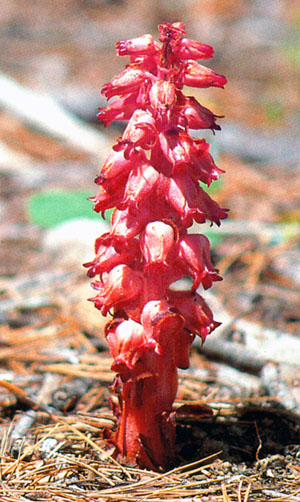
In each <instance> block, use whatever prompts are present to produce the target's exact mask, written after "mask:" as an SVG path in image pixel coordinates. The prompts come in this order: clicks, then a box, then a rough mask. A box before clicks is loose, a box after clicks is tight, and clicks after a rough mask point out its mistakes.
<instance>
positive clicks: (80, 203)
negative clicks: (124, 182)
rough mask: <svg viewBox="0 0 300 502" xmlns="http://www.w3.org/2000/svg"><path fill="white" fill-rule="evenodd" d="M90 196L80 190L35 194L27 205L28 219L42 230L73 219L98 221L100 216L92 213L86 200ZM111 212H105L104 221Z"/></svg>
mask: <svg viewBox="0 0 300 502" xmlns="http://www.w3.org/2000/svg"><path fill="white" fill-rule="evenodd" d="M90 195H91V194H90V193H88V192H85V191H82V190H47V191H43V192H38V193H35V194H34V195H32V196H31V197H30V198H29V200H28V203H27V216H28V219H29V221H31V222H32V223H34V224H36V225H39V226H41V227H43V228H51V227H54V226H55V225H58V224H59V223H62V222H64V221H67V220H71V219H75V218H90V219H96V220H99V218H101V216H100V215H99V214H97V213H95V212H94V211H93V205H92V203H91V202H90V201H88V200H87V199H88V197H90ZM111 212H112V211H107V212H106V213H107V214H106V219H108V220H109V219H110V216H111ZM108 213H110V214H108Z"/></svg>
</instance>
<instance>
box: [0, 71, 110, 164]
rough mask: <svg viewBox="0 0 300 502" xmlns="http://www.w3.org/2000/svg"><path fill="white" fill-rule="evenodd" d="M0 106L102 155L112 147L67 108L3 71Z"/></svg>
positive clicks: (44, 129) (58, 136) (66, 140)
mask: <svg viewBox="0 0 300 502" xmlns="http://www.w3.org/2000/svg"><path fill="white" fill-rule="evenodd" d="M0 107H2V108H4V109H6V110H8V111H9V112H11V113H13V114H14V115H16V116H17V117H19V118H20V119H21V120H22V121H23V122H24V123H26V124H29V125H30V126H33V127H35V128H37V129H38V130H39V131H41V132H43V133H45V134H48V135H50V136H53V137H54V138H57V139H59V140H61V141H64V142H66V143H67V144H68V145H72V146H73V147H75V148H77V149H79V150H83V151H85V152H88V153H90V154H92V155H95V156H98V157H100V158H104V157H105V154H106V153H107V152H108V149H109V147H110V144H109V141H108V140H107V139H106V138H105V136H104V135H103V134H101V133H100V132H98V131H96V130H95V129H93V128H92V127H91V126H89V125H87V124H85V123H84V122H83V121H81V120H79V119H78V118H76V117H75V116H73V115H72V114H70V113H69V112H67V111H66V110H64V109H63V108H62V107H61V106H59V104H58V103H57V102H56V101H55V100H54V99H53V98H51V97H50V96H47V95H43V94H40V93H38V92H36V91H33V90H32V89H29V88H27V87H25V86H24V85H22V84H19V83H18V82H16V81H15V80H14V79H12V78H11V77H8V76H6V75H4V74H0Z"/></svg>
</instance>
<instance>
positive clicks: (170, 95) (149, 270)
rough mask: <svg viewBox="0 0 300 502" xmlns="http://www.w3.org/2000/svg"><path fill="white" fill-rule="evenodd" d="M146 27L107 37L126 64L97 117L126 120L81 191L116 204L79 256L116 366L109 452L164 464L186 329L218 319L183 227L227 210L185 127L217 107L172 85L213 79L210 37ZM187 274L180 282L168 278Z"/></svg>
mask: <svg viewBox="0 0 300 502" xmlns="http://www.w3.org/2000/svg"><path fill="white" fill-rule="evenodd" d="M159 30H160V38H159V40H160V42H161V44H159V43H157V42H155V41H154V40H153V38H152V36H151V35H144V36H141V37H139V38H136V39H133V40H125V41H121V42H118V43H117V52H118V55H122V56H123V55H127V56H129V57H130V61H131V62H130V64H129V65H128V66H126V68H125V70H124V71H123V72H122V73H121V74H120V75H118V76H116V77H114V78H113V79H112V81H111V82H109V83H108V84H106V85H105V86H104V87H103V90H102V93H103V94H104V96H106V97H107V98H108V99H110V98H112V97H115V96H118V97H117V98H115V99H114V100H113V102H112V103H110V104H109V105H108V106H107V107H106V108H102V109H100V112H99V119H100V120H102V121H103V122H104V124H105V125H108V124H110V123H111V122H112V121H113V120H128V121H129V122H128V125H127V127H126V129H125V131H124V133H123V135H122V137H121V138H118V140H117V143H116V144H115V145H114V147H113V151H112V152H111V154H110V155H109V156H108V158H107V160H106V161H105V163H104V165H103V166H102V169H101V171H100V174H99V176H98V177H97V178H96V180H95V181H96V183H97V185H99V193H98V195H96V196H95V197H93V198H92V201H93V202H94V209H95V211H97V212H101V213H103V214H104V213H105V211H106V210H107V209H110V208H113V207H114V208H115V210H114V213H113V218H112V228H111V231H110V232H109V233H106V234H104V235H102V236H101V237H99V238H98V239H97V241H96V245H95V250H96V258H95V259H94V261H92V262H91V263H88V264H86V266H87V267H88V268H89V272H88V275H89V276H90V277H94V276H96V275H99V280H96V281H95V282H94V283H93V286H94V288H95V289H96V290H97V295H96V296H95V297H94V298H93V299H92V301H94V303H95V306H96V307H97V308H98V309H99V310H100V311H101V312H102V314H103V315H107V314H108V313H110V314H111V315H112V320H111V321H110V322H109V323H108V324H107V326H106V338H107V342H108V344H109V347H110V351H111V354H112V356H113V358H114V362H113V364H112V370H113V371H115V372H116V373H117V376H116V378H115V382H114V385H113V389H114V391H115V393H116V394H117V396H118V403H119V404H118V405H116V404H114V405H113V410H114V413H115V415H116V416H117V417H118V429H117V431H116V433H115V435H114V437H113V438H112V440H113V442H114V444H115V446H116V455H117V456H118V457H119V458H121V459H124V460H126V461H127V462H129V463H133V464H134V463H138V464H139V465H140V466H143V467H148V468H152V469H159V468H166V467H167V466H168V465H170V463H171V461H172V459H173V456H174V441H175V439H174V436H175V424H174V412H173V409H172V405H173V402H174V399H175V396H176V391H177V368H187V367H188V366H189V349H190V346H191V344H192V342H193V339H194V337H195V335H198V336H200V337H201V339H202V340H203V341H204V340H205V338H206V336H207V335H208V334H209V333H211V331H213V330H214V329H215V328H216V327H217V326H218V324H219V323H217V322H216V321H214V319H213V314H212V312H211V310H210V308H209V307H208V305H207V304H206V303H205V301H204V299H203V298H202V297H201V296H200V295H199V294H198V293H197V292H196V289H197V288H198V287H199V286H200V285H202V287H203V288H204V289H207V288H210V287H211V286H212V284H213V282H214V281H219V280H221V277H220V276H219V275H218V271H217V270H216V269H214V268H213V266H212V263H211V259H210V246H209V241H208V239H207V237H205V236H204V235H196V234H189V233H188V228H189V227H190V226H191V225H192V224H193V222H194V220H195V221H196V222H198V223H203V222H205V221H207V220H209V221H211V223H216V224H217V225H220V220H221V219H223V218H226V216H227V210H226V209H221V208H220V207H219V205H218V204H217V203H216V202H215V201H213V200H212V199H211V197H210V196H209V195H208V194H207V193H206V192H205V191H204V190H203V189H202V188H201V187H200V184H199V181H201V182H202V183H204V184H206V185H208V186H209V185H210V183H211V182H212V181H213V180H216V179H218V177H219V175H220V173H221V172H222V171H221V169H219V168H218V167H217V166H216V165H215V163H214V161H213V158H212V156H211V155H210V153H209V145H208V144H207V143H206V141H205V140H203V139H195V138H193V137H192V136H191V135H190V133H189V130H190V128H192V129H211V130H212V131H213V132H214V131H215V130H219V129H220V127H219V126H218V125H217V124H216V118H217V116H216V115H214V114H213V113H212V112H211V111H210V110H208V109H207V108H205V107H203V106H201V105H200V104H199V103H198V101H197V100H196V99H195V98H193V97H190V96H187V97H186V96H185V95H184V94H183V93H182V90H181V89H182V88H183V86H185V85H188V86H192V87H200V88H206V87H211V86H215V87H223V86H224V85H225V84H226V78H225V77H224V76H223V75H218V74H217V73H215V72H213V71H212V70H210V69H209V68H206V67H204V66H201V65H200V64H198V63H197V62H196V61H195V60H197V59H209V58H211V57H212V55H213V49H212V48H211V47H209V46H208V45H204V44H201V43H200V42H196V41H193V40H189V39H188V38H186V37H185V35H186V33H185V29H184V25H183V23H174V24H169V23H164V24H162V25H161V26H160V27H159ZM183 276H190V277H191V278H192V280H193V284H192V286H191V288H190V289H188V290H186V291H180V292H178V291H174V290H173V289H172V287H171V285H172V283H174V282H175V281H177V280H179V279H181V278H182V277H183Z"/></svg>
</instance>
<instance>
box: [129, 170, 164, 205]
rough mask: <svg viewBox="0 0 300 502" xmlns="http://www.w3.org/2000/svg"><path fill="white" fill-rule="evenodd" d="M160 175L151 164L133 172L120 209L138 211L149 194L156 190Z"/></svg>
mask: <svg viewBox="0 0 300 502" xmlns="http://www.w3.org/2000/svg"><path fill="white" fill-rule="evenodd" d="M159 176H160V175H159V173H158V172H157V171H156V169H154V167H152V165H151V164H150V163H149V162H144V163H141V164H140V165H138V166H137V167H136V168H135V169H133V170H132V172H131V174H130V175H129V178H128V181H127V184H126V187H125V191H124V198H123V201H122V204H121V205H120V206H119V208H120V209H125V208H126V207H129V208H133V209H137V208H138V207H139V204H140V202H141V201H144V200H145V199H146V197H147V196H148V194H149V193H150V192H151V191H152V190H154V188H155V186H156V184H157V182H158V180H159Z"/></svg>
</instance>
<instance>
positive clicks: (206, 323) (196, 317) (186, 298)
mask: <svg viewBox="0 0 300 502" xmlns="http://www.w3.org/2000/svg"><path fill="white" fill-rule="evenodd" d="M168 298H169V303H170V304H172V305H173V306H174V308H175V309H176V311H177V312H179V314H181V315H182V317H183V318H184V319H185V328H186V329H187V330H188V331H189V332H190V333H192V334H194V335H198V336H200V337H201V339H202V341H203V342H204V340H205V338H206V337H207V335H209V334H210V333H211V332H212V331H213V330H214V329H216V328H217V327H218V326H219V325H220V323H219V322H217V321H214V319H213V313H212V311H211V310H210V308H209V306H208V305H207V303H206V302H205V300H204V299H203V298H202V296H200V295H198V293H195V292H194V291H172V290H170V289H169V290H168Z"/></svg>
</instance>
